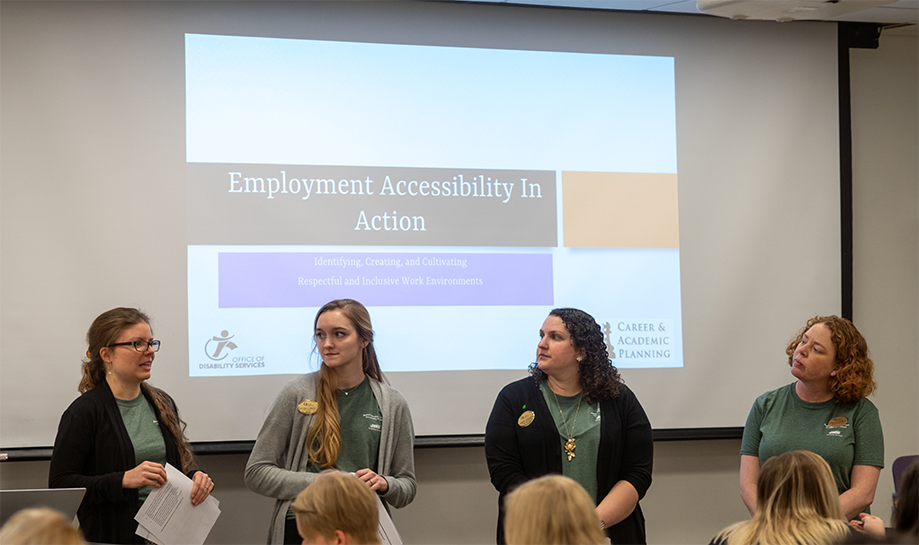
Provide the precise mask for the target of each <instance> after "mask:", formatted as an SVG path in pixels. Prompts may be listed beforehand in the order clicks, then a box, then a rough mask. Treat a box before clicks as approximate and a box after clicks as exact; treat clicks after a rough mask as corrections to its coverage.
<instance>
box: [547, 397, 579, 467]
mask: <svg viewBox="0 0 919 545" xmlns="http://www.w3.org/2000/svg"><path fill="white" fill-rule="evenodd" d="M549 389H550V390H551V388H549ZM552 395H554V396H555V406H556V407H558V414H560V415H561V417H562V423H563V424H565V434H566V435H567V436H568V440H567V441H565V454H567V455H568V461H569V462H570V461H571V459H572V458H574V448H575V444H574V436H573V435H571V430H569V429H568V420H566V419H565V413H563V412H562V406H561V404H560V403H559V402H558V394H556V393H555V392H554V391H553V392H552ZM583 396H584V392H581V395H579V396H578V408H577V409H576V410H575V411H574V421H572V422H571V427H572V429H573V428H574V426H575V425H576V424H577V423H578V413H579V412H581V398H582V397H583Z"/></svg>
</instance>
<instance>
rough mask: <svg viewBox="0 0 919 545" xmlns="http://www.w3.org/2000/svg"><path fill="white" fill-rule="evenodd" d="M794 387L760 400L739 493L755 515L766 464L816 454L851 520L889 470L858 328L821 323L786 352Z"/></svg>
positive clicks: (744, 449)
mask: <svg viewBox="0 0 919 545" xmlns="http://www.w3.org/2000/svg"><path fill="white" fill-rule="evenodd" d="M785 353H786V354H787V355H788V365H789V366H790V367H791V374H792V376H794V377H795V382H792V383H791V384H788V385H786V386H783V387H781V388H778V389H776V390H772V391H771V392H766V393H765V394H763V395H761V396H759V397H758V398H757V399H756V402H755V403H754V404H753V408H752V409H750V414H749V416H748V417H747V423H746V425H745V426H744V434H743V442H742V444H741V447H740V454H741V456H740V492H741V497H742V498H743V501H744V503H745V504H746V505H747V509H749V510H750V513H753V512H755V511H756V497H757V495H756V482H757V479H758V477H759V472H760V466H761V463H763V462H765V461H766V460H767V459H769V458H771V457H772V456H778V455H779V454H782V453H785V452H788V451H792V450H809V451H811V452H814V453H816V454H819V455H820V456H822V457H823V458H824V459H825V460H826V461H827V463H829V464H830V468H831V469H832V471H833V478H834V479H835V481H836V488H837V489H838V492H839V501H840V503H841V504H842V509H843V512H844V513H845V515H846V516H847V517H848V519H853V518H855V517H856V516H857V515H858V514H859V513H861V512H862V511H865V510H867V509H868V506H870V505H871V502H872V501H874V492H875V489H876V488H877V484H878V477H879V476H880V474H881V468H883V467H884V436H883V433H882V431H881V420H880V418H879V417H878V410H877V407H875V406H874V404H873V403H872V402H871V401H870V400H868V398H867V396H868V395H870V394H871V392H873V391H874V388H875V383H874V379H873V378H872V374H873V371H874V362H872V361H871V358H870V357H869V356H868V343H866V342H865V338H864V337H862V335H861V333H859V331H858V329H856V328H855V326H854V325H852V322H850V321H849V320H847V319H845V318H840V317H839V316H815V317H813V318H811V319H810V320H808V321H807V324H806V325H805V326H804V327H803V328H802V329H801V330H800V331H799V332H798V334H797V335H796V336H795V338H794V339H793V340H792V341H791V343H789V345H788V347H787V348H786V349H785Z"/></svg>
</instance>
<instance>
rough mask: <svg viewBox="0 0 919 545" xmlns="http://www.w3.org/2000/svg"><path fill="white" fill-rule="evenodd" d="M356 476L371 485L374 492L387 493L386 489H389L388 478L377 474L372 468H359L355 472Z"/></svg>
mask: <svg viewBox="0 0 919 545" xmlns="http://www.w3.org/2000/svg"><path fill="white" fill-rule="evenodd" d="M354 476H355V477H357V478H358V479H360V480H361V481H363V482H365V483H367V486H369V487H370V490H373V491H374V492H379V493H380V494H385V493H386V491H387V490H389V483H388V482H386V478H385V477H382V476H380V475H377V474H376V473H374V472H373V470H371V469H359V470H357V471H355V472H354Z"/></svg>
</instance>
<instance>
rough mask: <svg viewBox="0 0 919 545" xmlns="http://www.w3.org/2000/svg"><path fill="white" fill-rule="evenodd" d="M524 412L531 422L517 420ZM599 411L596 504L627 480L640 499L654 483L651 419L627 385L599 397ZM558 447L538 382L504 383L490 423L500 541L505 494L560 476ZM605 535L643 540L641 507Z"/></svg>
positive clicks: (488, 446) (487, 447) (489, 456)
mask: <svg viewBox="0 0 919 545" xmlns="http://www.w3.org/2000/svg"><path fill="white" fill-rule="evenodd" d="M524 406H526V409H523V407H524ZM524 410H532V411H533V412H534V413H535V414H536V418H535V420H534V421H533V423H532V424H530V425H529V426H520V425H518V423H517V418H518V417H519V416H520V414H521V413H523V412H524ZM600 414H601V420H600V445H599V451H598V453H597V498H596V503H597V504H599V503H600V501H601V500H603V498H605V497H606V495H607V494H608V493H609V491H610V490H611V489H612V488H613V485H615V484H616V483H617V482H619V481H623V480H624V481H628V482H629V483H631V484H632V486H634V487H635V490H637V491H638V498H639V499H641V498H643V497H644V495H645V492H647V490H648V487H650V486H651V465H652V463H653V459H654V442H653V440H652V437H651V423H650V422H649V421H648V417H647V416H646V415H645V411H644V409H642V407H641V405H640V404H639V403H638V399H637V398H636V397H635V394H633V393H632V391H631V390H629V389H628V388H627V387H626V386H625V385H624V384H623V385H621V386H620V390H619V395H617V396H616V397H613V398H606V399H601V400H600ZM559 445H560V437H559V433H558V430H557V429H556V427H555V421H554V420H553V418H552V414H551V413H550V412H549V407H548V405H546V401H545V398H544V397H543V395H542V392H541V391H540V390H539V386H537V384H536V381H535V380H534V379H533V378H532V377H527V378H525V379H522V380H518V381H516V382H512V383H510V384H508V385H507V386H505V387H504V389H503V390H501V393H500V394H498V398H497V400H496V401H495V406H494V408H493V409H492V411H491V416H490V417H489V418H488V424H487V425H486V427H485V457H486V459H487V461H488V471H489V473H490V474H491V482H492V484H494V486H495V488H496V489H497V490H498V493H499V496H498V506H499V511H498V534H497V537H498V539H497V541H498V543H504V512H503V511H504V509H503V505H504V497H505V496H506V495H507V494H508V493H509V492H511V491H512V490H513V489H514V488H516V487H517V486H519V485H520V484H522V483H524V482H526V481H527V480H529V479H534V478H536V477H541V476H543V475H548V474H553V473H554V474H561V473H562V458H563V456H562V449H561V447H560V446H559ZM598 524H599V521H598ZM606 534H607V536H608V537H609V538H610V540H611V541H612V542H613V543H615V544H616V545H622V544H629V543H638V544H644V543H645V542H646V538H645V519H644V516H643V515H642V513H641V506H639V505H636V506H635V510H634V511H632V514H630V515H629V516H628V517H626V518H625V520H623V521H621V522H620V523H619V524H616V525H614V526H612V527H610V528H607V531H606Z"/></svg>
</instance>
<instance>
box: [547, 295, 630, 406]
mask: <svg viewBox="0 0 919 545" xmlns="http://www.w3.org/2000/svg"><path fill="white" fill-rule="evenodd" d="M549 316H557V317H558V318H559V319H560V320H561V321H562V322H563V323H564V324H565V328H566V329H567V330H568V334H569V335H571V343H572V345H573V346H574V348H575V350H581V349H583V350H584V354H585V357H584V359H582V360H581V362H580V363H579V370H580V380H581V392H582V393H583V395H584V401H586V402H587V404H588V405H593V404H594V403H596V402H597V401H599V400H601V399H605V398H609V397H616V396H617V395H619V385H620V384H623V381H622V377H620V376H619V370H618V369H616V366H615V365H613V363H612V362H611V361H610V359H609V352H607V350H606V343H605V342H603V332H602V331H601V330H600V324H598V323H597V321H596V320H594V318H593V316H591V315H590V314H587V313H586V312H584V311H583V310H580V309H576V308H556V309H553V310H552V312H550V313H549ZM530 375H531V376H532V377H533V378H534V379H535V380H536V382H537V383H538V382H540V381H544V380H546V379H547V375H546V373H545V371H543V370H542V369H540V368H539V366H538V364H537V362H533V363H531V364H530Z"/></svg>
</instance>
